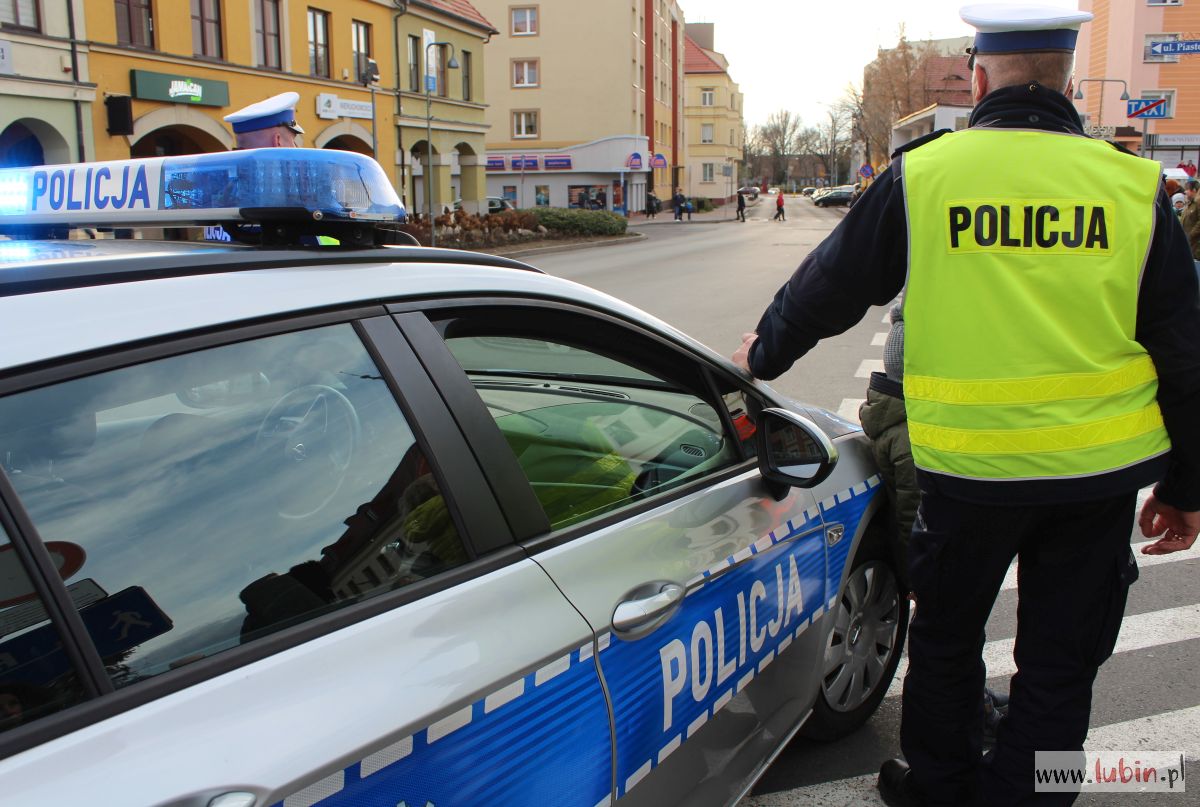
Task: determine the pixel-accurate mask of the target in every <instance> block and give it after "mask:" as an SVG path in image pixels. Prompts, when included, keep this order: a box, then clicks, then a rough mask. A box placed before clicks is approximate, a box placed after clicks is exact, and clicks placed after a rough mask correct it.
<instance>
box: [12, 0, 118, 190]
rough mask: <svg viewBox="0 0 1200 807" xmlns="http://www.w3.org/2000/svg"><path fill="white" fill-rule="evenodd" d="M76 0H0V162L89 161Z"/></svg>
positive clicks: (89, 97)
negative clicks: (38, 0) (41, 0)
mask: <svg viewBox="0 0 1200 807" xmlns="http://www.w3.org/2000/svg"><path fill="white" fill-rule="evenodd" d="M83 12H84V9H83V0H62V1H61V2H54V3H38V2H34V0H0V168H11V167H16V166H29V165H46V164H52V163H66V162H78V161H80V160H86V159H93V158H94V157H95V154H93V153H92V150H91V144H92V104H93V102H94V101H95V98H96V87H95V85H94V84H92V83H90V81H89V73H88V46H87V44H86V43H87V33H86V31H85V29H84V13H83Z"/></svg>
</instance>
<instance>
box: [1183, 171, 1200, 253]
mask: <svg viewBox="0 0 1200 807" xmlns="http://www.w3.org/2000/svg"><path fill="white" fill-rule="evenodd" d="M1183 193H1184V196H1186V197H1187V204H1185V205H1184V206H1183V215H1182V216H1180V217H1179V223H1180V224H1182V225H1183V232H1184V233H1185V234H1186V235H1187V239H1188V244H1189V245H1190V246H1191V248H1192V257H1193V258H1195V259H1196V260H1200V199H1197V198H1196V195H1197V193H1200V180H1196V179H1189V180H1188V181H1187V184H1186V185H1185V186H1184V192H1183Z"/></svg>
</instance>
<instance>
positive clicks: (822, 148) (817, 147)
mask: <svg viewBox="0 0 1200 807" xmlns="http://www.w3.org/2000/svg"><path fill="white" fill-rule="evenodd" d="M853 119H854V108H853V106H852V105H850V104H847V103H845V102H842V101H839V102H838V103H835V104H832V105H830V106H829V107H827V108H826V117H825V120H823V121H822V122H821V123H818V124H817V125H816V126H815V127H813V128H812V130H811V134H809V135H808V137H809V138H810V142H811V144H812V146H811V148H812V154H813V155H814V156H816V157H817V158H818V159H819V160H820V161H821V164H822V165H824V166H825V175H826V176H827V177H829V181H830V182H831V183H833V184H837V182H838V180H839V179H847V178H849V176H850V134H851V124H852V122H853Z"/></svg>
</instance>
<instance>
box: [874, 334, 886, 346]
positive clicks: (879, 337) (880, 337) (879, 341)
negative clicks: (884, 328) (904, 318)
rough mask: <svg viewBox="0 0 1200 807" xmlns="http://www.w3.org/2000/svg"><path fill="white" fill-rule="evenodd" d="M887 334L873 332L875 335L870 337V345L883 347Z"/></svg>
mask: <svg viewBox="0 0 1200 807" xmlns="http://www.w3.org/2000/svg"><path fill="white" fill-rule="evenodd" d="M887 336H888V335H887V334H886V333H877V334H875V336H874V337H872V339H871V347H883V345H884V344H885V343H886V342H887Z"/></svg>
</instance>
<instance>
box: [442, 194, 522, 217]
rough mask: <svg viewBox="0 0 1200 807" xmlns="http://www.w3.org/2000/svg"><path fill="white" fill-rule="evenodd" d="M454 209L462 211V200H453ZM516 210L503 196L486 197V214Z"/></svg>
mask: <svg viewBox="0 0 1200 807" xmlns="http://www.w3.org/2000/svg"><path fill="white" fill-rule="evenodd" d="M454 209H455V210H462V199H455V200H454ZM516 209H517V206H516V205H514V204H513V203H512V202H510V201H509V200H508V199H505V198H504V197H503V196H489V197H487V212H488V213H489V214H491V213H503V212H504V211H505V210H516ZM481 212H482V211H481Z"/></svg>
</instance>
